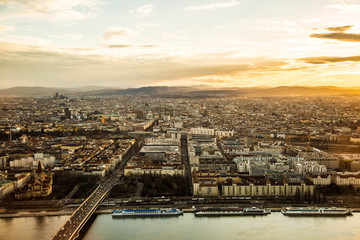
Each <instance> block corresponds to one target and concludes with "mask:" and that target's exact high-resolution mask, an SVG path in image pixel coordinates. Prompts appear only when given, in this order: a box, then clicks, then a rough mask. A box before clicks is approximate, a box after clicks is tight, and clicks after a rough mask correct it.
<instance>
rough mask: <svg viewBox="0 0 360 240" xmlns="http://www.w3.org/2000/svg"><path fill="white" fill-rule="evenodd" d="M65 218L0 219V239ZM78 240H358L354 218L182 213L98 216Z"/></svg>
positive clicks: (30, 233) (38, 234) (33, 237)
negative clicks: (171, 214) (197, 214)
mask: <svg viewBox="0 0 360 240" xmlns="http://www.w3.org/2000/svg"><path fill="white" fill-rule="evenodd" d="M66 219H67V216H60V217H30V218H13V219H0V239H7V240H12V239H14V240H15V239H16V240H39V239H49V238H50V237H51V236H52V234H54V233H55V232H56V230H57V229H58V228H59V227H60V226H61V225H62V224H63V223H64V222H65V220H66ZM87 227H88V231H87V232H86V233H85V234H83V236H82V239H83V240H105V239H106V240H115V239H116V240H118V239H131V240H135V239H139V240H140V239H141V240H143V239H147V240H148V239H154V240H155V239H156V240H158V239H171V240H177V239H179V240H180V239H208V240H211V239H214V240H215V239H216V240H219V239H239V240H242V239H244V240H245V239H246V240H248V239H252V240H260V239H261V240H262V239H268V240H272V239H276V240H282V239H284V240H292V239H293V240H301V239H303V240H305V239H306V240H320V239H321V240H323V239H326V240H349V239H351V240H358V239H360V213H355V214H354V216H348V217H285V216H283V215H282V214H281V213H279V212H274V213H271V214H270V215H268V216H246V217H239V216H238V217H195V216H194V214H191V213H186V214H184V215H183V216H179V217H168V218H126V219H121V218H115V219H113V218H112V217H111V215H110V214H104V215H98V216H97V217H96V218H95V220H94V221H93V222H92V223H91V224H89V226H87Z"/></svg>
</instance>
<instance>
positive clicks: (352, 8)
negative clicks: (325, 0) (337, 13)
mask: <svg viewBox="0 0 360 240" xmlns="http://www.w3.org/2000/svg"><path fill="white" fill-rule="evenodd" d="M327 8H335V9H339V10H341V12H342V13H347V12H355V13H357V12H359V11H360V4H346V3H339V4H331V5H328V6H327Z"/></svg>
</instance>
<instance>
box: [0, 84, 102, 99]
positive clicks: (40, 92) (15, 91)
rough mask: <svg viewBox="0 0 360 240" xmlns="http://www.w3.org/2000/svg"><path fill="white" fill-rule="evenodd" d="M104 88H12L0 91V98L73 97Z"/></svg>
mask: <svg viewBox="0 0 360 240" xmlns="http://www.w3.org/2000/svg"><path fill="white" fill-rule="evenodd" d="M103 88H104V87H97V86H89V87H81V88H46V87H13V88H8V89H2V90H0V96H14V97H22V96H24V97H35V96H39V97H45V96H53V95H54V94H55V93H56V92H57V93H59V94H65V95H69V94H70V95H73V94H77V93H80V92H84V91H86V92H88V91H92V90H98V89H103Z"/></svg>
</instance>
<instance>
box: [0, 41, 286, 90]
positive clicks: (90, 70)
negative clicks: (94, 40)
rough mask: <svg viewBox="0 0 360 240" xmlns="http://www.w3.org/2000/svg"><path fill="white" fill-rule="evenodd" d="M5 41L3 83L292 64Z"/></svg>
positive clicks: (128, 78)
mask: <svg viewBox="0 0 360 240" xmlns="http://www.w3.org/2000/svg"><path fill="white" fill-rule="evenodd" d="M1 46H4V44H2V43H1V44H0V62H1V64H0V75H1V76H2V78H1V79H0V85H1V86H5V85H6V86H10V84H11V85H13V86H14V85H32V84H33V83H34V82H36V84H38V85H43V86H58V84H62V85H64V86H65V85H71V86H74V84H77V85H79V86H81V85H91V84H96V83H99V82H101V83H103V84H106V85H113V86H119V87H137V86H141V85H146V84H151V83H152V82H156V81H163V80H168V81H178V80H180V79H184V78H194V77H206V76H211V75H216V76H231V75H233V74H237V73H239V74H241V73H244V74H247V73H249V72H258V71H260V72H266V71H272V70H274V69H278V68H280V67H281V66H284V65H286V64H287V63H286V62H283V61H279V60H274V59H264V58H259V59H253V60H249V59H243V60H242V61H241V59H240V60H239V61H237V62H234V63H228V64H225V63H218V62H219V61H218V60H217V61H214V62H212V63H211V62H204V61H188V58H182V57H177V58H173V57H161V56H159V55H151V56H148V57H144V56H131V57H118V58H109V57H107V56H106V55H100V54H96V53H95V51H94V52H88V53H87V52H86V50H84V51H83V49H81V50H80V51H79V52H80V53H77V51H76V50H74V49H53V50H52V49H50V48H49V49H45V48H32V47H28V46H25V47H23V48H20V47H18V48H16V49H15V48H14V47H13V48H11V49H13V50H9V48H7V49H5V48H1ZM99 52H100V51H99ZM198 59H201V57H199V58H198ZM49 79H50V80H49ZM74 79H76V81H75V82H74Z"/></svg>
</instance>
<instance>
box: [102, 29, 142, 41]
mask: <svg viewBox="0 0 360 240" xmlns="http://www.w3.org/2000/svg"><path fill="white" fill-rule="evenodd" d="M134 34H135V31H134V30H132V29H131V28H124V27H111V28H108V29H106V30H105V31H104V34H103V38H104V39H105V40H112V39H118V38H121V37H128V36H132V35H134Z"/></svg>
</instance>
